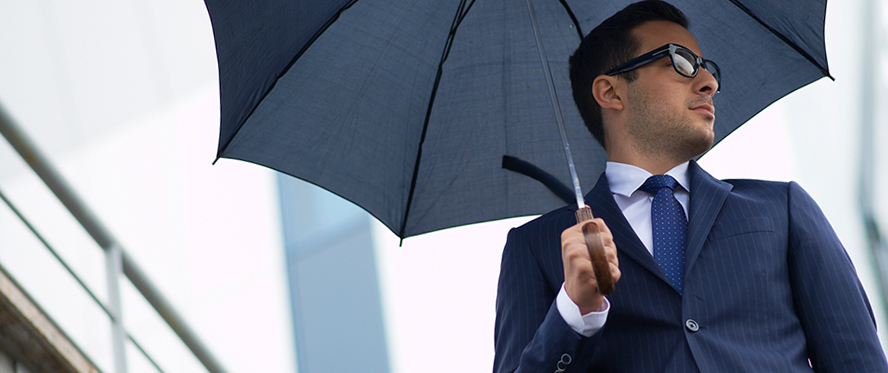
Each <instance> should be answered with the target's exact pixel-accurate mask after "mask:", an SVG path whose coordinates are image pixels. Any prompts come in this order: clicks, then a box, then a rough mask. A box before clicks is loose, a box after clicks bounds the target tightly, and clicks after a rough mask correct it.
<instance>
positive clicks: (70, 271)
mask: <svg viewBox="0 0 888 373" xmlns="http://www.w3.org/2000/svg"><path fill="white" fill-rule="evenodd" d="M0 200H2V201H3V203H5V204H6V206H7V207H9V209H10V210H11V211H12V213H13V214H15V216H16V217H18V218H19V220H21V222H22V223H24V224H25V227H26V228H28V230H29V231H31V233H32V234H34V237H36V238H37V240H39V241H40V243H42V244H43V247H45V248H46V250H48V251H49V253H50V254H52V256H53V257H55V259H56V261H58V262H59V263H60V264H61V265H62V267H63V268H65V271H67V272H68V274H69V275H71V277H73V278H74V281H77V284H78V285H80V287H81V288H82V289H83V290H84V291H86V294H87V295H89V297H90V298H91V299H92V300H93V302H94V303H95V304H97V305H98V306H99V308H101V309H102V311H104V312H105V315H106V316H108V318H109V319H111V321H112V322H114V321H115V320H116V318H115V315H114V314H113V313H112V312H111V310H109V309H108V307H106V306H105V303H104V302H102V301H101V300H100V299H99V297H97V296H96V294H95V293H93V292H92V290H90V288H89V286H87V285H86V283H85V282H84V281H83V279H81V278H80V276H78V275H77V273H76V272H74V270H73V269H72V268H71V266H69V265H68V262H66V261H65V259H63V258H62V257H61V255H59V253H58V252H57V251H56V250H55V249H53V247H52V245H50V244H49V242H48V241H46V239H45V238H43V235H42V234H40V232H38V231H37V228H35V227H34V225H33V224H31V222H30V221H29V220H28V218H26V217H25V216H24V215H23V214H22V213H21V211H19V209H18V208H16V207H15V204H13V203H12V201H11V200H9V198H7V197H6V194H5V193H3V191H2V190H0ZM0 268H2V266H0ZM44 313H45V312H44ZM46 317H47V318H48V319H52V318H51V317H50V316H49V315H46ZM53 322H55V321H53ZM126 337H127V339H129V340H130V342H132V343H133V346H135V347H136V349H138V350H139V352H141V353H142V356H144V357H145V358H146V359H148V362H150V363H151V365H153V366H154V368H155V369H157V371H158V372H160V373H163V369H161V368H160V365H158V364H157V362H156V361H154V359H153V358H151V355H149V354H148V352H147V351H145V349H144V348H142V345H141V344H140V343H139V342H138V341H136V338H135V337H133V336H132V334H130V333H126Z"/></svg>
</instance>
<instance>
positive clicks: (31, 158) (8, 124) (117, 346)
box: [0, 104, 225, 373]
mask: <svg viewBox="0 0 888 373" xmlns="http://www.w3.org/2000/svg"><path fill="white" fill-rule="evenodd" d="M0 134H2V135H3V137H5V138H6V140H7V141H8V142H9V144H10V145H12V147H13V148H14V149H15V150H16V152H17V153H18V154H19V155H20V156H21V157H22V159H24V161H25V162H26V163H27V164H28V166H30V167H31V169H32V170H33V171H34V173H35V174H37V176H38V177H40V179H41V180H42V181H43V183H44V184H46V186H47V187H48V188H49V189H50V191H52V193H53V194H54V195H55V197H56V198H58V200H59V201H60V202H61V203H62V204H63V205H64V206H65V208H67V209H68V211H69V212H70V213H71V215H72V216H73V217H74V218H75V219H76V220H77V222H78V223H79V224H80V226H82V227H83V229H84V230H86V232H87V233H88V234H89V235H90V237H92V239H93V240H94V241H95V242H96V243H97V244H98V245H99V246H100V247H101V248H102V250H103V251H104V254H105V273H106V278H107V286H108V289H107V290H108V302H107V303H104V302H102V301H101V300H99V298H98V297H96V295H95V294H94V293H93V292H92V290H90V289H89V287H87V286H86V284H85V283H84V282H83V281H82V280H81V279H80V277H78V276H77V274H76V273H75V272H74V271H73V270H72V269H71V267H70V266H69V265H68V264H67V263H65V261H64V260H62V258H61V256H59V255H58V253H57V252H56V251H55V250H54V249H53V247H52V246H51V245H50V244H49V243H48V242H47V241H46V240H45V239H44V238H43V236H42V235H41V234H40V233H39V232H38V231H37V230H36V229H35V228H34V226H33V225H32V224H31V223H30V222H29V221H28V220H27V219H26V218H25V217H24V216H23V215H22V214H21V213H20V212H19V210H18V209H16V208H15V206H14V205H13V204H12V203H11V201H10V200H9V199H8V198H7V197H6V196H5V195H3V194H2V193H0V199H2V200H3V202H4V203H6V204H7V205H8V206H9V207H10V209H11V210H12V211H13V213H14V214H15V215H16V216H17V217H18V218H19V219H20V220H21V221H22V222H24V223H25V225H26V226H27V228H28V229H29V230H30V231H31V232H32V233H33V234H34V235H35V236H36V237H37V238H38V240H40V241H41V243H42V244H43V245H44V246H45V247H46V248H47V250H49V252H50V253H51V254H52V255H53V256H54V257H55V258H56V259H57V260H58V261H59V262H60V263H61V264H62V266H63V267H64V268H65V270H66V271H67V272H68V273H70V274H71V276H73V277H74V279H75V280H76V281H77V283H78V284H79V285H80V286H81V287H82V288H83V289H84V290H86V292H87V294H88V295H89V296H90V297H91V298H92V300H93V301H94V302H96V303H97V304H98V305H99V307H101V309H102V310H103V311H104V312H105V314H106V315H107V316H108V318H109V319H110V321H111V334H112V335H111V339H112V345H113V353H114V370H115V372H117V373H125V372H126V371H127V360H126V353H125V341H126V340H127V339H128V340H129V341H130V342H132V343H133V345H134V346H135V347H136V348H137V349H138V350H139V351H140V352H141V353H142V354H143V355H144V356H145V357H146V358H147V359H148V361H149V362H150V363H151V364H153V365H154V367H155V368H157V369H158V371H162V370H161V369H160V367H159V366H158V364H157V363H156V362H155V361H154V360H153V359H152V358H151V357H150V356H149V355H148V353H147V352H146V351H145V350H144V349H143V348H142V346H141V345H139V343H138V342H136V340H135V339H134V338H133V336H132V335H129V334H128V333H127V332H126V330H125V328H124V326H123V316H122V313H121V311H122V308H121V297H120V284H119V278H120V275H121V274H123V275H125V276H126V278H127V279H129V281H130V282H131V283H132V284H133V286H134V287H135V288H136V289H137V290H138V291H139V293H141V295H142V296H143V297H144V298H145V300H147V301H148V303H149V304H150V305H151V306H152V307H153V308H154V310H155V311H157V313H158V314H159V315H160V317H161V318H162V319H163V320H164V321H165V322H166V323H167V325H169V327H170V328H171V329H172V330H173V332H175V333H176V335H177V336H178V337H179V338H180V339H181V340H182V342H183V343H184V344H185V346H186V347H188V349H189V350H190V351H191V353H192V354H194V356H195V357H196V358H197V359H198V360H199V361H200V362H201V364H203V366H204V367H205V368H206V369H207V370H208V371H209V372H211V373H217V372H220V373H221V372H225V369H223V368H222V365H221V364H220V363H219V362H218V361H217V360H216V358H215V357H214V356H213V355H212V354H211V353H210V351H209V349H207V348H206V347H205V346H204V344H203V343H201V341H200V340H199V339H198V338H197V335H195V333H194V332H193V331H192V330H191V328H190V327H188V325H187V324H186V323H185V321H184V320H183V319H182V318H181V317H180V316H179V315H178V313H177V312H176V311H175V310H174V309H173V307H172V306H171V305H170V303H169V302H168V301H167V300H166V299H165V298H164V297H163V295H161V293H160V292H159V291H158V290H157V288H156V287H155V286H154V285H153V284H152V283H151V281H149V280H148V277H147V276H145V274H144V272H142V270H141V269H140V268H139V267H138V265H136V263H135V261H133V260H132V259H131V258H130V256H129V255H127V254H126V251H124V250H123V248H122V247H121V246H120V244H119V243H118V241H117V240H116V239H114V237H113V236H112V235H111V233H110V232H109V231H108V229H106V228H105V227H104V225H102V223H101V222H100V221H99V219H98V218H96V216H95V215H94V214H93V213H92V211H91V210H90V209H89V208H88V207H87V206H86V205H85V204H84V203H83V202H82V200H81V199H80V198H79V197H78V196H77V195H76V194H75V192H74V190H73V189H72V188H71V187H69V186H68V184H67V183H66V182H65V180H64V178H63V177H62V176H61V174H60V173H59V172H58V171H56V170H55V168H54V167H53V166H52V164H51V163H49V161H48V160H47V159H46V158H45V157H44V156H43V155H42V154H41V153H40V151H39V150H38V149H37V148H36V146H34V144H33V143H32V142H31V140H30V139H29V138H28V137H27V136H26V135H25V133H24V132H22V131H21V130H20V129H19V127H18V126H17V125H16V124H15V122H14V121H13V120H12V118H11V117H10V116H9V114H8V113H7V112H6V110H5V109H4V108H3V106H2V104H0Z"/></svg>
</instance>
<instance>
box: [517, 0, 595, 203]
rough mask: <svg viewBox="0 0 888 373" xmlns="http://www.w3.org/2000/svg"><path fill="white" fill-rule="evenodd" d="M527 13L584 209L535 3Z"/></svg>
mask: <svg viewBox="0 0 888 373" xmlns="http://www.w3.org/2000/svg"><path fill="white" fill-rule="evenodd" d="M527 12H528V13H530V23H531V25H532V26H533V38H534V40H535V41H536V44H537V51H539V53H540V63H541V64H542V66H543V74H544V75H545V78H546V86H547V87H548V88H549V98H551V100H552V109H553V110H554V111H555V121H556V122H557V123H558V131H559V132H560V133H561V143H562V144H564V156H565V158H567V168H568V170H569V171H570V180H571V182H572V183H573V187H574V194H575V195H576V197H577V208H582V207H583V206H584V205H585V203H584V202H583V188H581V187H580V178H579V177H577V169H576V167H575V166H574V161H573V156H572V155H571V153H570V144H569V143H568V142H567V131H565V130H564V118H563V117H562V116H561V105H560V104H559V103H558V94H557V93H556V92H555V82H554V81H553V79H552V73H551V71H550V70H549V60H548V59H547V58H546V51H545V50H544V49H543V43H542V37H541V36H540V27H539V24H538V23H537V17H536V12H535V11H534V9H533V2H532V1H531V0H527Z"/></svg>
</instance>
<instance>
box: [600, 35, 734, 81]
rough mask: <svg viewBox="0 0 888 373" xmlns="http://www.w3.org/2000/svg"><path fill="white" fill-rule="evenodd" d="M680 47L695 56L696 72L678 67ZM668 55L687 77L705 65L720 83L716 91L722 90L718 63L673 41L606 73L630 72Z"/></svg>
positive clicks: (674, 66) (693, 74) (695, 74)
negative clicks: (676, 60) (688, 72)
mask: <svg viewBox="0 0 888 373" xmlns="http://www.w3.org/2000/svg"><path fill="white" fill-rule="evenodd" d="M680 49H681V50H685V51H687V53H689V54H690V55H691V56H693V57H694V61H693V63H694V72H693V73H692V74H690V75H688V74H685V73H683V72H681V70H679V69H678V66H676V65H675V52H676V51H678V50H680ZM666 56H669V59H670V60H671V61H672V68H673V69H674V70H675V72H677V73H678V74H679V75H681V76H684V77H687V78H693V77H695V76H697V72H699V71H700V66H703V68H704V69H706V71H708V72H709V73H710V74H712V76H714V77H715V81H716V83H717V84H718V87H716V89H715V91H716V92H719V91H720V90H721V69H719V68H718V65H717V64H716V63H715V62H712V61H711V60H707V59H704V58H703V57H700V56H697V54H695V53H694V52H693V51H691V50H690V49H688V48H687V47H684V46H681V45H678V44H672V43H669V44H666V45H664V46H662V47H659V48H657V49H654V50H652V51H650V52H647V53H645V54H642V55H641V56H638V57H635V58H633V59H631V60H629V61H626V63H623V64H621V65H620V66H617V67H615V68H613V69H612V70H611V71H608V72H607V73H605V74H606V75H609V76H614V75H617V74H622V73H625V72H629V71H632V70H635V69H637V68H639V67H642V66H644V65H647V64H649V63H651V62H654V61H656V60H659V59H661V58H663V57H666ZM710 68H711V69H710Z"/></svg>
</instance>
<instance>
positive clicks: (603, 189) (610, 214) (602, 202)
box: [573, 173, 671, 284]
mask: <svg viewBox="0 0 888 373" xmlns="http://www.w3.org/2000/svg"><path fill="white" fill-rule="evenodd" d="M586 203H587V204H588V205H589V207H590V208H591V209H592V214H593V215H594V216H595V217H597V218H602V219H604V222H605V223H606V224H607V227H608V228H610V230H611V233H612V234H613V236H614V243H615V244H616V245H617V249H618V250H619V251H621V252H623V253H624V254H626V255H627V256H629V257H630V258H632V259H633V260H635V261H636V262H638V263H639V264H641V265H642V266H643V267H644V268H646V269H647V270H648V271H651V272H652V273H654V274H655V275H657V276H658V277H660V278H661V279H662V280H663V281H665V282H666V283H667V284H671V282H670V281H669V278H667V277H666V273H665V272H663V269H662V268H660V265H659V264H657V262H656V261H655V260H654V257H653V256H651V254H650V253H649V252H648V251H647V249H646V248H645V247H644V244H642V243H641V240H639V239H638V235H636V234H635V231H634V230H633V229H632V226H631V225H629V221H627V220H626V217H625V216H624V215H623V212H622V211H620V207H619V206H617V202H616V201H614V197H613V194H612V193H611V190H610V186H609V184H608V181H607V176H606V175H605V174H604V173H602V174H601V177H600V178H599V179H598V183H597V184H595V187H594V188H592V191H590V192H589V194H587V195H586ZM573 210H576V208H574V209H573Z"/></svg>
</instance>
